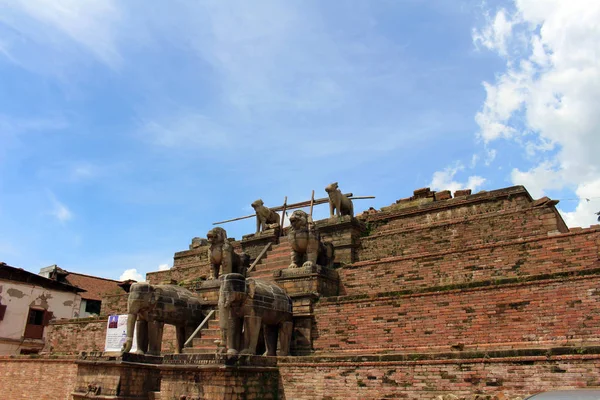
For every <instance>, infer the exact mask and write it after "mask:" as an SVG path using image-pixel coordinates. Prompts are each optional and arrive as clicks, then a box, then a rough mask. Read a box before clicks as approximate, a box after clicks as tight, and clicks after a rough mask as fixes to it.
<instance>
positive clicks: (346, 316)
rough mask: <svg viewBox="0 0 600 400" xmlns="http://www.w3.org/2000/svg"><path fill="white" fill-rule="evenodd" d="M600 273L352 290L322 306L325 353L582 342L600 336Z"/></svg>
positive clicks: (318, 336) (317, 336)
mask: <svg viewBox="0 0 600 400" xmlns="http://www.w3.org/2000/svg"><path fill="white" fill-rule="evenodd" d="M599 285H600V276H598V275H595V274H594V275H584V276H579V277H570V278H566V277H565V278H558V279H553V280H539V281H533V282H525V283H515V284H506V285H498V286H496V285H493V284H492V285H490V286H487V287H481V288H475V289H465V290H447V291H440V292H432V293H415V294H408V295H389V296H385V295H374V296H346V297H341V298H328V299H324V300H322V301H320V302H319V303H317V304H316V305H315V309H314V313H315V320H316V324H315V327H314V329H313V338H314V341H313V348H314V349H315V351H316V352H317V353H327V354H329V353H334V352H337V353H340V354H344V353H348V352H362V353H366V354H368V353H379V352H383V351H404V352H407V351H416V352H419V351H449V350H451V349H453V348H461V349H462V348H482V347H486V348H492V349H494V348H503V347H506V346H509V347H511V346H514V347H531V346H547V345H557V344H558V343H560V344H564V345H576V344H581V343H590V342H593V343H595V341H596V340H597V338H598V333H597V327H598V326H600V290H599V289H598V288H599V287H600V286H599Z"/></svg>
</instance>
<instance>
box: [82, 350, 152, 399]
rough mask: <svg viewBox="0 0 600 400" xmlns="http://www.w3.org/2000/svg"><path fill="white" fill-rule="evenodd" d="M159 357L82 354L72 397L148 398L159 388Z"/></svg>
mask: <svg viewBox="0 0 600 400" xmlns="http://www.w3.org/2000/svg"><path fill="white" fill-rule="evenodd" d="M161 361H162V357H151V356H140V355H135V354H128V353H127V354H124V355H123V356H122V357H121V356H116V357H111V356H107V355H103V354H102V353H89V354H85V353H84V354H83V355H82V356H81V357H80V359H79V360H77V361H76V364H77V378H76V382H75V390H74V391H73V393H72V394H71V395H72V396H73V399H74V400H78V399H89V398H94V397H98V398H102V399H114V400H117V399H130V400H134V399H140V400H141V399H144V400H146V399H148V396H149V393H150V392H156V391H159V390H160V368H159V364H160V362H161Z"/></svg>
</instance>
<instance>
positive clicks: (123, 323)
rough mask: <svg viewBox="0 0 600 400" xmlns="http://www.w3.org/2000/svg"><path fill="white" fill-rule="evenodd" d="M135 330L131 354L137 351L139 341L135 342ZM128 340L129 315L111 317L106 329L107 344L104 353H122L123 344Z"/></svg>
mask: <svg viewBox="0 0 600 400" xmlns="http://www.w3.org/2000/svg"><path fill="white" fill-rule="evenodd" d="M135 339H136V338H135V329H134V331H133V346H132V347H131V350H130V352H132V353H133V352H134V351H136V350H137V341H136V340H135ZM126 340H127V314H125V315H109V316H108V326H107V327H106V342H105V344H104V351H109V352H115V351H121V348H122V347H123V344H125V341H126Z"/></svg>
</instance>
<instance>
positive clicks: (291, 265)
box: [288, 263, 298, 268]
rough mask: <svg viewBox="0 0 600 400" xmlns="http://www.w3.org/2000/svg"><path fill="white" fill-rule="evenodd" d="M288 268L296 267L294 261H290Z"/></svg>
mask: <svg viewBox="0 0 600 400" xmlns="http://www.w3.org/2000/svg"><path fill="white" fill-rule="evenodd" d="M288 268H298V266H297V265H296V264H295V263H291V264H290V266H289V267H288Z"/></svg>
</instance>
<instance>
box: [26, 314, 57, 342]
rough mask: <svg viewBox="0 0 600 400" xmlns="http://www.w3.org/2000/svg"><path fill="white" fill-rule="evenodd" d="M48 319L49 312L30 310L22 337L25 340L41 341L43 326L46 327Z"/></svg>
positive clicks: (49, 317)
mask: <svg viewBox="0 0 600 400" xmlns="http://www.w3.org/2000/svg"><path fill="white" fill-rule="evenodd" d="M50 319H52V313H51V312H50V311H46V310H38V309H35V308H30V309H29V315H28V316H27V325H26V326H25V333H24V334H23V336H24V337H25V338H27V339H41V338H42V337H43V336H44V326H46V325H48V323H49V322H50Z"/></svg>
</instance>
